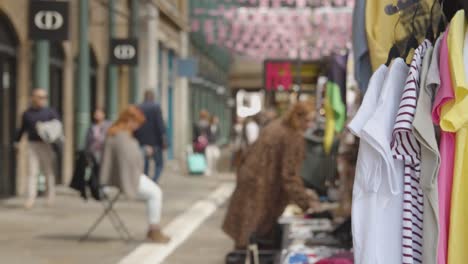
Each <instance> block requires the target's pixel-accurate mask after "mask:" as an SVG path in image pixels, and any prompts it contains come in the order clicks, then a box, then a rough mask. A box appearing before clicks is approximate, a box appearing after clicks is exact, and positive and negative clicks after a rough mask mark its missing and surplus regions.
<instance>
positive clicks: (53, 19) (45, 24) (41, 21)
mask: <svg viewBox="0 0 468 264" xmlns="http://www.w3.org/2000/svg"><path fill="white" fill-rule="evenodd" d="M34 24H35V25H36V27H38V28H39V29H42V30H57V29H59V28H61V27H62V26H63V17H62V15H61V14H60V13H59V12H57V11H47V10H44V11H39V12H37V13H36V15H35V16H34Z"/></svg>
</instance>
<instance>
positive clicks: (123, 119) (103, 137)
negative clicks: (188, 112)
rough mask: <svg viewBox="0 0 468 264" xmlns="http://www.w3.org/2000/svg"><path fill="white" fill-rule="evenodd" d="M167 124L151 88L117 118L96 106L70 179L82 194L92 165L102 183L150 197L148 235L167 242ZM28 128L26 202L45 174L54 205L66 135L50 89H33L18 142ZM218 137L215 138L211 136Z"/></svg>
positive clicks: (32, 198)
mask: <svg viewBox="0 0 468 264" xmlns="http://www.w3.org/2000/svg"><path fill="white" fill-rule="evenodd" d="M212 124H213V126H209V130H210V131H212V134H210V135H213V136H214V135H216V134H217V133H218V132H217V131H218V130H219V128H218V127H216V125H215V124H217V120H216V119H213V122H212ZM165 130H166V128H165V124H164V120H163V116H162V111H161V108H160V106H159V105H158V104H157V103H156V102H155V97H154V93H153V92H152V91H147V92H145V96H144V102H143V103H142V104H141V105H139V106H133V105H132V106H128V107H127V108H126V109H125V110H123V111H122V112H121V113H120V115H119V117H118V119H117V121H116V122H114V123H112V122H111V121H108V120H106V114H105V112H104V111H103V110H102V109H101V108H98V109H96V110H95V112H94V113H93V123H92V125H91V127H90V128H89V129H88V131H87V133H86V140H85V145H84V149H83V151H81V152H80V153H81V154H80V155H79V156H78V157H79V158H78V159H77V164H76V167H77V168H76V169H77V171H75V175H74V179H73V181H72V185H71V186H72V187H73V188H75V189H77V190H78V189H79V191H81V192H82V196H83V194H86V192H85V191H84V190H83V188H85V187H84V185H85V181H86V179H85V174H86V173H85V169H84V168H83V166H92V168H91V170H92V171H95V172H96V173H95V174H97V178H98V179H99V181H98V182H97V184H96V185H97V188H100V186H102V187H104V186H112V187H117V188H119V189H120V190H121V191H122V192H123V193H124V194H125V195H126V196H127V197H128V198H130V199H132V198H137V199H141V200H144V201H146V206H147V212H148V223H149V228H148V234H147V237H148V239H149V240H151V241H153V242H156V243H167V242H168V241H169V240H170V239H169V237H167V236H166V235H164V234H163V233H162V231H161V227H160V221H161V210H162V191H161V188H160V187H159V186H158V184H157V182H158V180H159V178H160V176H161V173H162V171H163V164H164V163H163V160H164V159H163V155H164V153H163V151H164V149H166V147H167V143H166V138H165ZM24 134H27V136H28V175H29V177H28V196H27V200H26V203H25V208H28V209H30V208H32V207H33V206H34V203H35V200H36V196H37V190H38V186H37V183H38V178H39V176H40V175H44V176H45V179H46V183H47V184H46V187H47V198H48V204H49V205H52V203H53V202H54V199H55V169H54V168H55V164H56V161H55V160H56V158H57V153H55V152H54V148H53V146H54V144H58V143H60V141H61V140H62V139H63V128H62V124H61V122H60V117H59V115H58V114H57V112H56V111H55V110H54V109H52V108H50V107H48V95H47V92H46V91H45V90H43V89H35V90H34V91H33V92H32V96H31V106H30V107H29V108H28V109H27V110H26V111H25V112H24V113H23V117H22V122H21V126H20V129H19V130H18V132H17V135H16V143H18V142H19V141H20V140H21V138H22V136H23V135H24ZM213 140H214V139H211V138H210V142H213ZM16 145H17V144H16ZM87 160H88V161H89V160H91V161H92V162H88V161H87ZM151 161H154V163H155V166H154V167H155V170H154V171H155V172H154V176H153V177H152V178H149V176H148V175H149V167H150V166H149V163H150V162H151ZM91 164H92V165H91ZM77 172H78V173H77ZM95 176H96V175H95ZM76 177H77V179H75V178H76ZM78 178H79V179H78ZM77 187H79V188H77ZM95 187H96V186H95ZM92 191H94V192H93V197H94V198H96V199H97V200H99V199H100V195H99V192H100V191H105V188H102V190H99V189H98V190H95V189H93V190H92ZM84 197H86V195H84Z"/></svg>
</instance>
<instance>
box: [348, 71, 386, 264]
mask: <svg viewBox="0 0 468 264" xmlns="http://www.w3.org/2000/svg"><path fill="white" fill-rule="evenodd" d="M387 71H388V68H387V66H385V65H382V66H380V67H379V68H378V69H377V71H376V72H375V73H374V74H373V75H372V77H371V79H370V81H369V86H368V88H367V92H366V94H365V96H364V98H363V101H362V104H361V107H360V108H359V110H358V112H357V114H356V115H355V117H354V118H353V120H352V121H351V123H350V124H349V126H348V128H349V129H350V130H351V132H352V133H353V134H354V135H356V136H357V137H360V138H361V142H360V144H359V154H358V160H357V166H356V176H355V180H354V186H353V203H352V205H353V208H352V221H351V222H352V229H353V240H354V241H353V244H354V257H355V263H377V258H378V256H377V250H376V249H375V240H376V239H377V237H376V236H375V235H376V234H377V230H376V229H377V228H378V226H377V222H376V220H377V219H376V215H377V212H376V209H377V206H378V205H377V191H378V185H379V184H380V183H379V182H377V177H375V176H376V175H375V173H377V171H379V170H380V165H381V160H380V158H379V155H378V153H377V152H376V150H375V149H373V148H372V146H371V145H369V143H368V142H366V138H362V137H361V134H362V133H361V132H362V129H363V128H364V126H365V124H366V123H367V121H368V120H369V119H370V118H371V116H372V114H373V113H374V112H375V110H376V108H377V103H378V100H379V96H380V92H381V89H382V87H383V84H384V81H385V76H386V74H387Z"/></svg>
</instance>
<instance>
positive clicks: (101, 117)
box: [86, 108, 112, 164]
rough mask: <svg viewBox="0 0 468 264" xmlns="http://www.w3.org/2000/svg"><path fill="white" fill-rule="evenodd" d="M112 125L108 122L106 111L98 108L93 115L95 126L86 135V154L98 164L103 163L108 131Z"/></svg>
mask: <svg viewBox="0 0 468 264" xmlns="http://www.w3.org/2000/svg"><path fill="white" fill-rule="evenodd" d="M111 125H112V122H110V121H108V120H106V113H105V112H104V110H103V109H101V108H97V109H96V110H95V111H94V113H93V124H92V125H91V127H90V128H89V129H88V133H86V153H87V154H89V155H91V156H92V157H93V158H94V160H95V161H96V162H97V163H98V164H99V163H100V162H101V157H102V151H103V150H104V142H105V140H106V137H107V130H108V129H109V128H110V126H111Z"/></svg>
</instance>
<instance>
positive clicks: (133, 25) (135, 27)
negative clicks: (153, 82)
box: [130, 0, 140, 104]
mask: <svg viewBox="0 0 468 264" xmlns="http://www.w3.org/2000/svg"><path fill="white" fill-rule="evenodd" d="M138 2H139V0H132V2H131V7H130V9H131V15H130V36H131V37H132V38H136V39H138V40H139V4H138ZM139 94H140V87H139V78H138V65H135V66H132V67H130V103H131V104H136V103H138V100H139Z"/></svg>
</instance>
